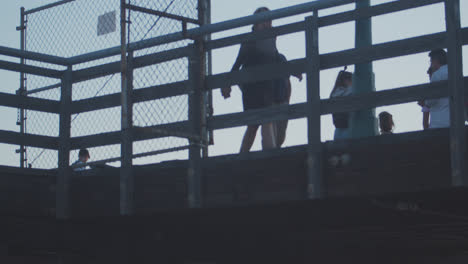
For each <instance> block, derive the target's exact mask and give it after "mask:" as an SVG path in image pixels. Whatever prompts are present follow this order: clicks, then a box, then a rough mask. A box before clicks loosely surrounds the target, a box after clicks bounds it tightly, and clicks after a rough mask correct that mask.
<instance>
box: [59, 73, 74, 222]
mask: <svg viewBox="0 0 468 264" xmlns="http://www.w3.org/2000/svg"><path fill="white" fill-rule="evenodd" d="M72 85H73V82H72V66H68V68H67V70H66V71H65V74H64V76H63V77H62V86H61V91H60V92H61V96H60V128H59V129H60V131H59V149H58V175H57V182H56V201H55V207H56V217H57V218H60V219H65V218H68V217H70V215H71V209H70V189H71V167H70V166H69V164H70V148H71V147H70V146H71V145H70V137H71V131H70V130H71V107H70V106H71V103H72Z"/></svg>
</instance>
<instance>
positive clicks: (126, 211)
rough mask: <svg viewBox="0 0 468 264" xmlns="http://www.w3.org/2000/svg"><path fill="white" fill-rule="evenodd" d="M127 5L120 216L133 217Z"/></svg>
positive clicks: (123, 43) (123, 22) (123, 11)
mask: <svg viewBox="0 0 468 264" xmlns="http://www.w3.org/2000/svg"><path fill="white" fill-rule="evenodd" d="M126 23H127V22H126V5H125V0H121V2H120V32H121V35H120V41H121V43H120V44H121V64H120V65H121V86H122V91H121V104H122V110H121V130H122V134H121V140H122V142H121V147H120V152H121V166H120V214H121V215H131V214H132V213H133V210H134V208H133V207H134V204H133V201H134V178H133V171H132V165H133V164H132V163H133V159H132V155H133V137H132V121H133V120H132V118H133V114H132V110H133V109H132V108H133V103H132V87H133V68H132V59H133V58H132V57H133V53H132V52H129V53H128V57H127V39H126V36H127V33H126Z"/></svg>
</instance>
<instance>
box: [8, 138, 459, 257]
mask: <svg viewBox="0 0 468 264" xmlns="http://www.w3.org/2000/svg"><path fill="white" fill-rule="evenodd" d="M448 142H449V137H448V130H446V129H439V130H433V131H426V132H412V133H406V134H399V135H398V134H397V135H387V136H379V137H372V138H363V139H356V140H347V141H335V142H327V143H324V144H323V147H322V148H323V150H322V151H323V157H324V159H323V164H322V165H323V169H324V172H323V175H324V182H325V186H326V198H324V199H319V200H307V181H306V165H305V160H306V148H305V147H303V146H297V147H292V148H286V149H282V150H275V151H270V152H257V153H249V154H248V155H241V156H239V155H228V156H219V157H212V158H208V159H206V160H204V161H203V186H202V190H203V204H204V208H202V209H189V208H188V203H187V190H186V189H187V184H186V179H187V178H186V175H187V169H188V164H187V162H186V161H172V162H164V163H161V164H155V165H150V166H140V167H135V170H134V173H135V179H136V181H135V185H136V186H135V190H136V192H135V207H136V211H135V216H131V217H121V216H119V177H118V176H119V173H118V169H113V168H101V169H95V170H90V171H86V172H83V173H79V174H78V173H77V174H76V175H74V176H73V178H72V192H71V193H72V197H71V201H72V206H71V207H72V218H71V219H70V220H63V221H60V220H56V219H55V217H54V216H55V212H54V205H55V193H54V177H55V175H54V174H55V173H56V172H55V171H41V170H19V169H13V168H2V176H1V177H0V181H1V184H0V186H1V187H0V188H2V190H1V192H0V195H1V196H0V197H1V198H0V203H1V204H0V207H1V208H2V215H3V216H2V217H1V219H2V220H1V225H0V226H1V229H2V230H0V231H1V232H2V234H7V235H2V236H1V238H0V245H2V247H3V250H4V252H7V254H4V255H5V258H9V259H10V260H11V259H21V258H36V260H39V259H43V260H44V261H50V260H51V259H53V258H57V256H59V255H60V256H62V257H63V256H65V257H68V258H72V259H81V260H82V261H83V262H79V263H103V262H93V261H104V262H107V263H108V261H111V262H113V263H119V262H118V260H119V259H125V258H131V259H135V260H138V261H137V262H134V263H154V262H151V261H163V262H165V263H166V262H167V263H239V262H245V261H243V260H245V259H247V260H248V261H247V262H249V261H250V260H256V262H264V261H268V262H275V260H278V261H279V260H281V261H279V262H281V263H284V262H287V260H294V262H297V263H310V262H313V261H314V260H321V262H319V263H341V261H344V260H346V259H350V258H351V259H353V258H354V259H356V261H357V260H359V262H365V263H375V262H376V261H377V262H379V263H397V262H398V263H419V261H424V262H425V263H458V262H446V261H448V259H447V258H448V257H449V256H450V258H453V257H454V256H458V257H457V258H463V254H464V252H466V250H468V210H467V209H466V204H465V203H466V201H468V199H467V198H468V189H466V188H453V187H451V179H450V175H451V174H450V159H449V146H448ZM342 154H347V155H349V162H348V163H347V164H342V163H341V162H340V163H339V164H338V165H336V166H334V165H332V164H331V163H330V160H331V159H333V157H340V156H342ZM116 252H120V253H118V254H116ZM0 255H1V254H0ZM8 256H9V257H8ZM0 260H1V257H0ZM149 260H151V261H149ZM465 260H466V259H465ZM197 261H199V262H197ZM411 261H412V262H411ZM415 261H417V262H415ZM430 261H434V262H430ZM437 261H439V262H437ZM37 263H39V262H37ZM44 263H50V262H44Z"/></svg>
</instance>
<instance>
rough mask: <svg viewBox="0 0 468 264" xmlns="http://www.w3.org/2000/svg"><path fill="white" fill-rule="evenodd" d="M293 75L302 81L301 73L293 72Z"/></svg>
mask: <svg viewBox="0 0 468 264" xmlns="http://www.w3.org/2000/svg"><path fill="white" fill-rule="evenodd" d="M294 77H296V78H297V79H298V80H299V81H300V82H301V81H302V73H298V74H294Z"/></svg>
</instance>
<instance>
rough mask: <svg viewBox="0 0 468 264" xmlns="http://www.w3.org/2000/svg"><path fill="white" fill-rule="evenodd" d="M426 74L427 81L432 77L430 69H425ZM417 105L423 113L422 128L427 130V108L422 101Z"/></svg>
mask: <svg viewBox="0 0 468 264" xmlns="http://www.w3.org/2000/svg"><path fill="white" fill-rule="evenodd" d="M427 74H428V75H429V81H430V80H431V77H432V68H431V67H429V69H427ZM418 104H419V105H420V106H421V112H422V113H423V128H424V130H426V129H428V128H429V108H428V107H427V106H425V102H424V100H422V101H418Z"/></svg>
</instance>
